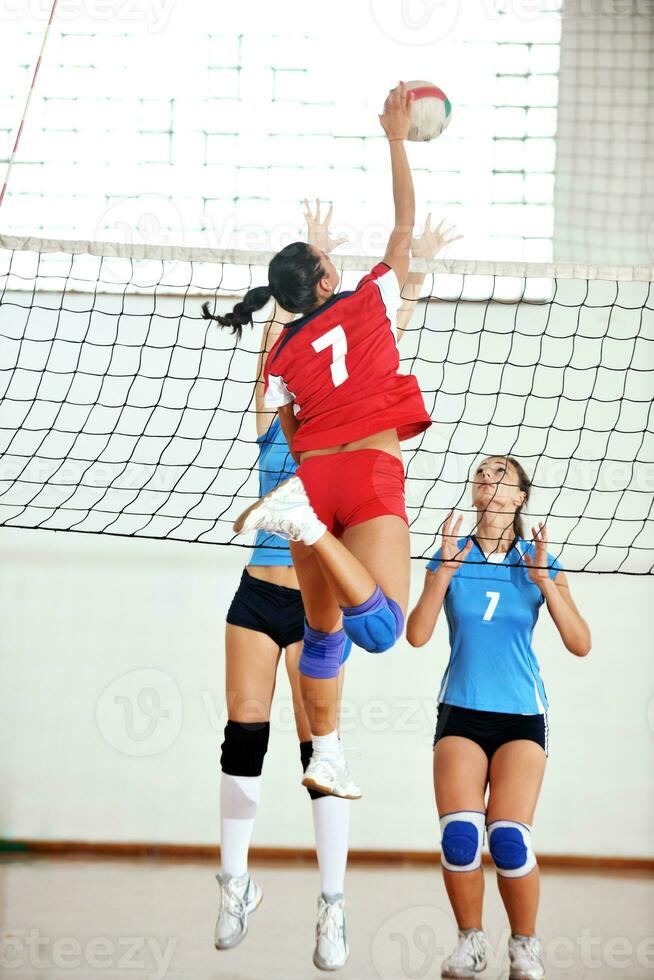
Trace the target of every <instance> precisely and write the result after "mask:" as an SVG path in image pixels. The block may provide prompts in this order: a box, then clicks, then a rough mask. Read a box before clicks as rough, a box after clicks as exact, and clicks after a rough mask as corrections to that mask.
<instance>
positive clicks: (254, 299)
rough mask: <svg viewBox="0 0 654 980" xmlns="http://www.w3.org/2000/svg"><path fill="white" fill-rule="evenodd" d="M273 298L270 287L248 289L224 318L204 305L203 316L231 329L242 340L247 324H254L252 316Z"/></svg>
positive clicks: (207, 305)
mask: <svg viewBox="0 0 654 980" xmlns="http://www.w3.org/2000/svg"><path fill="white" fill-rule="evenodd" d="M271 296H272V290H271V288H270V286H255V288H254V289H248V291H247V293H246V294H245V296H244V297H243V299H242V300H241V302H240V303H237V304H236V306H235V307H234V309H233V310H232V312H231V313H226V314H225V315H224V316H219V315H218V314H214V313H210V312H209V304H208V303H203V304H202V316H203V317H204V319H205V320H215V321H216V323H219V324H220V326H221V327H231V328H232V334H235V335H236V337H237V339H238V340H240V339H241V337H242V336H243V327H244V326H245V324H246V323H252V314H253V313H256V311H257V310H260V309H262V307H264V306H265V305H266V303H267V302H268V301H269V299H270V297H271Z"/></svg>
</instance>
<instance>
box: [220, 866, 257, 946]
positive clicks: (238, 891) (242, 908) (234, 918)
mask: <svg viewBox="0 0 654 980" xmlns="http://www.w3.org/2000/svg"><path fill="white" fill-rule="evenodd" d="M216 878H217V880H218V884H219V885H220V906H219V909H218V921H217V922H216V928H215V931H214V943H215V946H216V949H231V948H232V947H233V946H238V944H239V943H240V942H241V940H242V939H243V938H244V937H245V934H246V932H247V931H248V915H249V914H250V912H254V910H255V909H256V908H257V906H258V905H259V903H260V902H261V899H262V898H263V892H262V891H261V888H260V887H259V885H257V883H256V881H253V880H252V878H251V877H250V875H249V874H244V875H241V876H240V877H239V878H235V877H232V876H231V875H227V874H223V873H222V872H218V874H217V875H216Z"/></svg>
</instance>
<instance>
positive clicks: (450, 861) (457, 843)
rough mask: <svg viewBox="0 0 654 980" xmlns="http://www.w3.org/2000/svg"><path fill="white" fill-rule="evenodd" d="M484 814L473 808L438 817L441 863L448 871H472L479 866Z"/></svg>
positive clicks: (484, 820)
mask: <svg viewBox="0 0 654 980" xmlns="http://www.w3.org/2000/svg"><path fill="white" fill-rule="evenodd" d="M485 822H486V815H485V814H484V813H478V812H477V811H475V810H459V811H457V812H454V813H446V814H445V816H444V817H441V819H440V827H441V863H442V865H443V867H444V868H447V870H448V871H474V870H476V868H480V867H481V847H482V844H483V842H484V824H485Z"/></svg>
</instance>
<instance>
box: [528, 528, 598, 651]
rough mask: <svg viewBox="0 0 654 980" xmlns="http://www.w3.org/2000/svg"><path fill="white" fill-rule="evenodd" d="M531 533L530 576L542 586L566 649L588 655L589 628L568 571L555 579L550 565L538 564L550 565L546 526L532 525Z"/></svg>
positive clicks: (558, 574) (559, 574) (542, 591)
mask: <svg viewBox="0 0 654 980" xmlns="http://www.w3.org/2000/svg"><path fill="white" fill-rule="evenodd" d="M531 533H532V534H533V536H534V542H535V544H536V553H535V555H534V559H533V561H532V559H531V558H530V557H529V555H525V556H524V557H525V563H526V565H527V566H528V569H529V578H530V579H531V580H532V582H534V583H535V585H537V586H538V588H539V589H540V591H541V593H542V595H543V597H544V599H545V602H546V603H547V608H548V610H549V613H550V616H551V617H552V619H553V620H554V622H555V624H556V628H557V629H558V631H559V633H560V636H561V639H562V640H563V643H564V644H565V647H566V649H567V650H569V651H570V653H573V654H574V655H575V657H585V656H586V654H588V653H589V652H590V645H591V636H590V629H589V626H588V623H587V622H586V620H585V619H584V618H583V616H582V615H581V613H580V612H579V610H578V609H577V607H576V605H575V603H574V600H573V598H572V596H571V594H570V586H569V585H568V579H567V576H566V574H565V572H558V573H557V575H556V577H555V578H554V579H552V578H550V575H549V572H548V570H547V568H543V567H541V568H539V567H537V566H539V565H540V566H546V565H547V528H546V527H545V525H544V524H543V522H542V521H541V522H540V524H539V525H538V530H536V528H534V527H532V529H531Z"/></svg>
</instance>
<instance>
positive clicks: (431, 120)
mask: <svg viewBox="0 0 654 980" xmlns="http://www.w3.org/2000/svg"><path fill="white" fill-rule="evenodd" d="M407 88H408V89H409V90H410V91H412V92H413V105H412V107H411V129H410V130H409V136H408V139H410V140H411V141H412V142H414V143H422V142H426V141H427V140H434V139H436V137H437V136H440V135H441V133H442V132H443V130H444V129H447V127H448V126H449V123H450V119H451V118H452V105H451V103H450V100H449V99H448V97H447V96H446V95H445V92H443V90H442V89H440V88H439V87H438V85H432V83H431V82H420V81H414V82H407Z"/></svg>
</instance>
